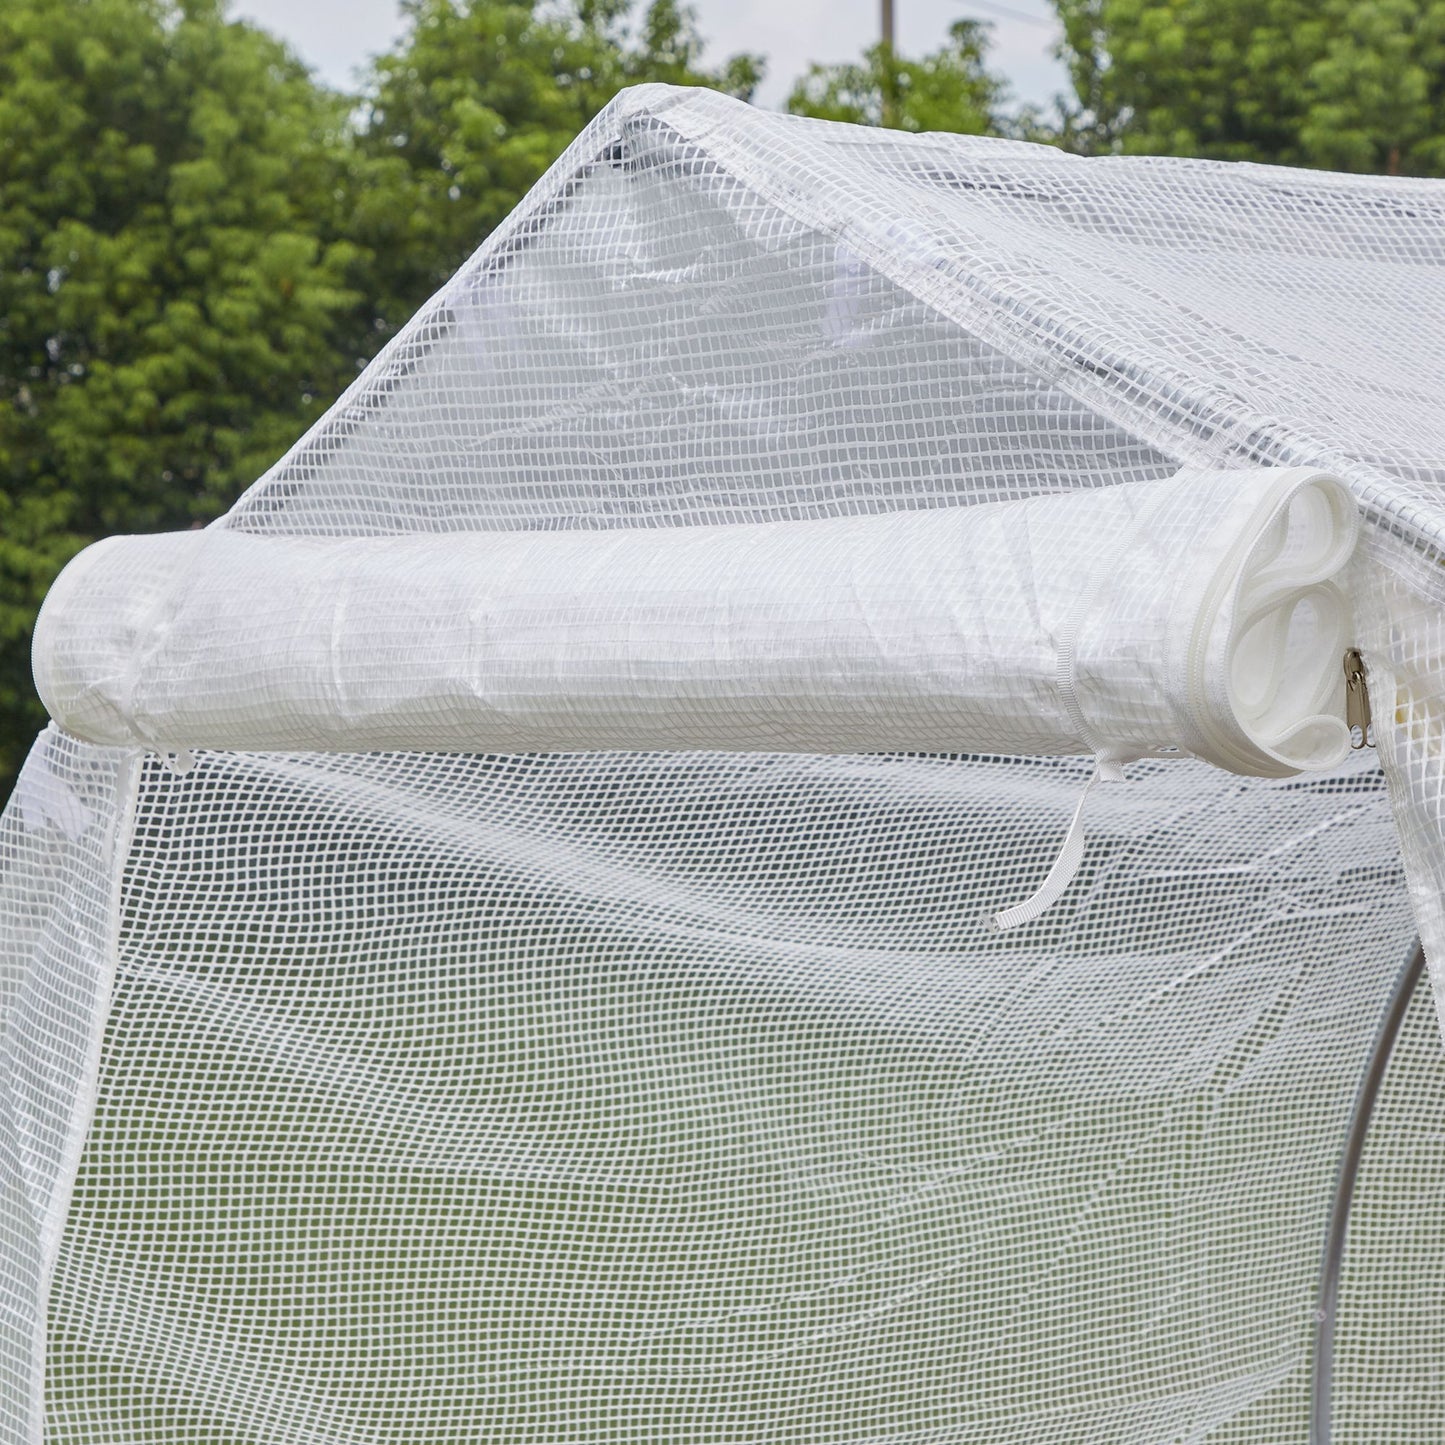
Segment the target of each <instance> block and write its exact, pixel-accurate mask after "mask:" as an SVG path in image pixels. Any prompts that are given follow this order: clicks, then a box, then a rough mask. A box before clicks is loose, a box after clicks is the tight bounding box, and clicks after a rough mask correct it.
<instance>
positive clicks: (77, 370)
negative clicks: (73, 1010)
mask: <svg viewBox="0 0 1445 1445" xmlns="http://www.w3.org/2000/svg"><path fill="white" fill-rule="evenodd" d="M347 112H348V105H347V103H346V102H345V101H343V100H342V99H341V98H339V97H337V96H334V95H331V94H329V93H327V92H325V91H323V90H321V89H319V88H318V87H317V86H316V85H315V84H314V83H313V82H312V80H311V79H310V77H309V76H308V75H307V73H306V71H305V70H304V69H303V68H302V67H301V66H300V65H299V64H298V63H297V62H296V61H295V60H294V59H292V58H291V56H290V55H289V54H288V53H287V51H286V50H285V49H284V48H283V47H282V46H281V45H280V44H278V43H277V42H276V41H274V40H273V39H271V38H270V37H269V36H267V35H265V34H263V33H261V32H260V31H258V30H255V29H253V28H251V27H249V26H246V25H240V24H232V23H228V22H227V21H226V19H225V16H224V14H223V9H222V5H221V3H220V0H68V3H66V4H62V5H57V4H55V3H54V0H5V4H4V5H3V6H0V539H3V540H0V781H3V779H4V778H5V777H6V776H7V775H8V774H9V773H10V772H12V771H13V769H14V767H15V765H16V764H17V762H18V760H19V759H20V757H22V756H23V753H24V750H25V747H26V746H27V744H28V742H29V738H30V736H31V734H32V733H33V731H34V729H35V727H36V726H37V725H39V724H40V723H41V722H42V721H43V714H42V713H41V710H40V708H39V705H38V704H37V703H36V702H35V701H34V699H33V687H32V684H31V680H30V671H29V634H30V629H31V626H32V623H33V619H34V615H35V610H36V607H37V605H38V603H39V601H40V599H41V597H42V596H43V595H44V592H45V589H46V587H47V586H48V584H49V582H50V580H51V578H52V576H53V575H54V573H55V571H56V570H57V568H58V567H59V566H60V565H61V564H62V563H63V562H64V560H65V559H66V558H67V557H68V556H69V555H70V554H72V553H73V552H74V551H76V550H78V549H79V547H80V546H82V545H83V544H84V543H85V542H86V541H88V540H89V539H91V538H92V537H95V536H100V535H103V534H106V533H110V532H123V531H144V530H150V529H156V528H161V527H184V526H186V525H188V524H189V523H190V522H191V521H192V520H193V519H200V518H205V517H209V516H211V515H214V514H215V513H216V512H217V511H219V510H220V509H221V508H222V507H223V506H224V505H225V504H226V503H227V502H228V501H229V500H230V498H231V497H232V495H233V494H234V493H235V492H236V490H237V489H238V488H239V487H241V486H242V485H244V484H245V483H246V482H248V481H250V480H251V479H252V478H253V477H255V476H256V475H257V474H258V473H259V472H260V471H261V470H263V469H264V468H265V467H266V466H267V465H268V464H269V463H270V462H271V461H273V460H274V459H275V457H276V456H277V455H278V454H279V453H280V452H281V451H282V450H283V449H284V448H285V447H286V446H287V445H288V444H289V443H290V442H291V441H292V440H294V438H295V437H296V436H297V435H298V434H299V432H300V431H301V430H302V429H303V428H304V427H305V426H306V425H307V424H308V423H309V422H310V421H311V420H312V418H314V417H315V416H316V415H317V414H318V413H319V412H320V410H321V409H322V408H323V406H324V405H325V404H326V403H328V402H329V401H330V400H331V399H332V398H333V397H334V396H335V394H336V392H337V390H338V389H339V388H340V387H341V386H342V385H343V384H344V382H345V381H346V380H347V379H348V378H349V377H350V376H351V375H353V374H354V372H355V370H356V365H357V358H358V356H359V355H360V354H362V353H364V352H365V350H366V349H367V347H368V346H369V345H370V341H369V340H368V337H369V334H370V331H371V329H372V327H371V316H370V313H369V311H367V310H366V308H365V307H363V306H362V305H361V304H360V296H361V295H362V293H363V289H364V287H365V285H366V282H365V277H364V263H365V261H366V256H365V253H364V251H363V250H362V249H361V248H359V247H358V246H357V245H355V244H353V243H352V242H350V241H348V240H346V239H345V236H346V232H347V228H348V215H349V213H350V211H351V209H352V195H353V192H354V190H355V188H356V182H357V176H356V174H355V172H354V168H353V164H352V160H351V157H350V150H349V146H348V142H347V138H346V134H345V131H346V118H347Z"/></svg>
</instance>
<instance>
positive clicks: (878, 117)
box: [788, 20, 1008, 135]
mask: <svg viewBox="0 0 1445 1445" xmlns="http://www.w3.org/2000/svg"><path fill="white" fill-rule="evenodd" d="M987 47H988V26H987V25H983V24H980V23H978V22H977V21H973V20H959V21H956V22H955V23H954V24H953V25H951V26H950V27H949V31H948V38H947V40H946V41H945V43H944V44H943V45H942V46H941V47H940V48H939V49H937V50H935V51H933V52H932V53H931V54H928V55H925V56H924V57H923V58H922V59H921V60H906V59H904V58H902V57H901V56H899V55H898V54H896V53H895V52H893V51H891V50H890V49H889V48H888V47H887V46H884V45H875V46H874V47H873V48H872V49H871V50H869V51H868V52H867V53H866V54H865V55H864V56H863V58H862V60H861V61H857V62H852V63H849V64H844V65H814V66H811V67H810V68H809V70H808V73H807V74H806V75H805V76H803V78H802V79H801V80H799V81H798V83H797V85H796V86H794V87H793V92H792V94H791V95H790V96H789V97H788V109H789V110H790V111H791V112H792V113H793V114H794V115H811V116H816V117H818V118H819V119H822V120H843V121H851V122H852V123H853V124H855V125H888V126H890V127H892V128H893V129H896V130H907V131H928V130H946V131H957V132H960V133H962V134H967V135H983V134H985V133H987V132H989V131H997V130H998V129H999V128H1000V125H1001V123H1002V115H1001V111H1002V107H1003V103H1004V100H1005V99H1006V97H1007V93H1008V87H1007V85H1006V84H1005V83H1004V81H1003V80H1002V79H1000V77H998V76H997V75H994V74H992V73H991V72H990V71H989V70H988V68H987V66H986V64H985V57H986V54H987Z"/></svg>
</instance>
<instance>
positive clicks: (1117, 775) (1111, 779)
mask: <svg viewBox="0 0 1445 1445" xmlns="http://www.w3.org/2000/svg"><path fill="white" fill-rule="evenodd" d="M1123 781H1124V766H1123V764H1122V763H1117V762H1110V761H1107V760H1105V759H1103V758H1100V759H1099V761H1098V763H1097V765H1096V766H1095V768H1094V772H1093V775H1092V776H1091V777H1090V779H1089V781H1088V783H1086V784H1085V786H1084V791H1083V792H1082V793H1081V794H1080V795H1079V806H1078V807H1077V808H1075V809H1074V816H1073V819H1072V821H1071V822H1070V823H1069V831H1068V832H1067V833H1066V834H1065V835H1064V841H1063V845H1062V846H1061V847H1060V849H1059V853H1058V857H1056V858H1055V859H1054V866H1053V867H1052V868H1050V869H1049V876H1048V877H1047V878H1045V879H1044V881H1043V882H1042V883H1040V884H1039V886H1038V888H1036V889H1035V890H1034V892H1033V894H1032V895H1031V896H1030V897H1028V898H1026V899H1024V901H1023V902H1022V903H1016V904H1014V906H1013V907H1012V908H1005V909H1002V910H1001V911H1000V912H998V913H995V914H994V915H993V917H992V918H991V919H990V920H989V924H990V926H991V927H992V928H993V929H994V930H995V931H996V932H998V933H1007V932H1008V930H1009V929H1011V928H1018V927H1019V926H1020V925H1021V924H1024V923H1032V922H1033V921H1034V919H1036V918H1040V917H1042V916H1043V915H1044V914H1045V913H1047V912H1048V911H1049V909H1050V908H1052V907H1053V906H1054V904H1055V903H1057V902H1058V901H1059V899H1060V898H1062V897H1063V895H1064V890H1065V889H1066V888H1068V886H1069V884H1070V883H1072V882H1073V881H1074V875H1075V874H1076V873H1077V872H1078V871H1079V864H1080V863H1082V862H1083V861H1084V808H1085V807H1086V806H1087V804H1088V801H1089V794H1090V793H1092V792H1093V791H1094V786H1095V784H1097V783H1122V782H1123Z"/></svg>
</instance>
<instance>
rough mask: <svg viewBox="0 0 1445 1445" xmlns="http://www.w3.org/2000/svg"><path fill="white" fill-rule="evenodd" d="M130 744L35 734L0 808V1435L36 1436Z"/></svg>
mask: <svg viewBox="0 0 1445 1445" xmlns="http://www.w3.org/2000/svg"><path fill="white" fill-rule="evenodd" d="M136 762H137V759H136V756H135V754H133V753H132V754H126V753H122V752H118V751H116V750H108V749H103V748H94V747H88V746H85V745H84V744H80V743H75V742H73V741H70V740H68V739H66V738H64V737H62V736H60V735H59V734H58V733H56V732H54V731H53V730H52V731H49V732H46V733H43V734H42V735H41V737H40V739H39V741H38V742H37V743H36V745H35V748H34V750H33V751H32V753H31V755H30V758H29V761H28V762H27V763H26V765H25V768H24V770H23V772H22V773H21V775H20V777H19V779H18V780H17V782H16V785H15V791H14V793H13V794H12V796H11V798H10V801H9V804H8V806H7V807H6V809H5V813H4V816H3V818H0V1021H3V1032H0V1098H3V1101H4V1104H3V1108H0V1258H3V1261H4V1268H3V1271H0V1439H4V1440H7V1441H9V1440H15V1441H29V1440H34V1439H38V1438H39V1433H40V1427H41V1408H42V1398H43V1396H42V1391H43V1387H44V1379H45V1375H44V1361H45V1331H44V1329H43V1317H44V1312H45V1300H46V1294H47V1291H48V1288H49V1279H50V1271H51V1270H52V1269H53V1268H54V1264H55V1257H56V1253H57V1251H58V1249H59V1247H60V1234H61V1231H62V1229H63V1227H64V1225H65V1221H66V1211H67V1206H68V1204H69V1194H70V1185H71V1181H72V1179H73V1177H74V1174H75V1170H76V1167H77V1164H78V1162H79V1158H80V1150H81V1145H82V1143H83V1141H84V1138H85V1129H86V1125H87V1123H88V1122H89V1118H90V1110H91V1108H92V1105H93V1103H94V1089H95V1075H96V1070H97V1068H98V1066H99V1059H98V1055H99V1048H100V1030H101V1025H102V1022H103V1020H104V1018H105V1010H106V1004H107V1001H108V998H109V994H110V986H111V979H112V975H113V973H114V967H115V951H116V938H117V931H118V928H119V915H118V912H117V900H118V889H119V883H120V867H121V863H122V862H123V860H124V856H125V851H126V847H127V829H128V824H129V802H130V799H131V797H132V795H133V793H134V787H135V774H136Z"/></svg>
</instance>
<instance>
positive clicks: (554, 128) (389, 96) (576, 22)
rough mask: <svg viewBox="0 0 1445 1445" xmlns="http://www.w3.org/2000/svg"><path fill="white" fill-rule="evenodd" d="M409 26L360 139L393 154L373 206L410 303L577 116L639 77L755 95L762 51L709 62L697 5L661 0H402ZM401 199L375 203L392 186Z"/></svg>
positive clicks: (382, 242) (488, 222) (380, 158)
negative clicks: (561, 2) (637, 6)
mask: <svg viewBox="0 0 1445 1445" xmlns="http://www.w3.org/2000/svg"><path fill="white" fill-rule="evenodd" d="M403 12H404V14H405V17H406V31H405V34H404V36H403V39H402V42H401V44H400V46H399V48H398V49H397V50H396V52H395V53H393V54H391V55H387V56H384V57H382V58H381V59H380V60H379V61H378V62H377V64H376V68H375V72H374V75H373V79H372V83H371V86H370V88H369V92H368V95H367V102H366V104H367V111H366V118H365V121H364V124H363V128H362V134H361V145H362V148H363V150H364V152H365V153H366V154H367V155H368V156H370V157H372V158H373V159H374V160H375V161H377V162H378V163H380V164H383V165H385V166H387V167H388V173H389V174H390V176H391V182H390V184H387V185H383V186H382V187H381V188H380V192H379V195H380V197H382V198H383V199H381V200H379V201H378V204H377V206H376V207H373V212H374V213H375V214H373V216H372V217H371V222H372V229H371V231H370V233H369V234H371V235H372V236H373V237H374V238H375V239H377V240H378V241H379V244H377V246H376V249H377V251H378V255H379V257H380V258H381V271H382V276H381V285H382V289H383V291H384V292H385V293H386V294H387V295H388V296H391V297H395V298H396V303H395V306H394V308H393V309H394V310H396V312H397V313H398V319H400V316H401V315H404V314H407V313H409V312H410V310H411V309H412V308H413V307H414V306H415V304H416V303H417V301H419V300H420V299H421V298H422V297H423V296H425V295H426V294H428V293H429V292H430V291H432V290H434V289H435V288H436V287H437V286H439V285H440V284H441V283H442V282H443V281H444V280H445V279H446V278H447V277H448V276H450V275H451V273H452V272H453V271H454V270H455V269H456V268H457V266H458V265H459V264H460V263H461V262H462V261H463V260H464V259H465V258H466V257H467V256H468V255H469V254H470V253H471V251H472V250H473V249H475V247H476V246H477V244H478V243H479V242H480V241H481V240H482V239H483V238H484V237H485V236H486V235H487V234H488V233H489V232H490V231H491V230H492V229H493V228H494V227H495V226H496V225H497V224H498V222H500V221H501V220H502V219H503V217H505V216H506V215H507V214H508V212H510V211H511V210H512V208H513V207H514V206H515V205H516V204H517V202H518V201H520V200H521V198H522V197H523V196H524V195H525V194H526V193H527V191H528V190H529V189H530V188H531V187H532V185H533V184H534V183H535V182H536V180H537V179H538V178H539V177H540V176H541V174H542V172H543V171H545V170H546V168H547V167H548V166H549V165H550V164H551V163H552V161H553V160H554V159H555V158H556V157H557V156H558V155H559V154H560V153H561V151H562V150H563V149H564V148H565V147H566V145H567V144H568V143H569V142H570V141H571V140H572V139H573V137H574V136H575V135H576V134H577V132H578V131H579V130H581V129H582V127H583V126H584V125H586V124H587V122H588V121H589V120H591V119H592V117H593V116H594V115H596V114H597V113H598V111H600V110H601V109H602V108H603V107H604V106H605V105H606V104H607V102H608V101H610V100H611V99H612V97H613V96H614V95H616V94H617V92H618V91H619V90H621V89H623V87H625V86H628V85H634V84H636V83H638V82H640V81H648V80H651V81H666V82H669V83H671V84H674V85H711V86H714V87H716V88H718V89H721V90H725V91H727V92H729V93H730V94H733V95H736V96H739V97H742V98H743V99H746V98H748V97H749V96H751V94H752V92H753V90H754V89H755V87H756V86H757V84H758V82H759V81H760V80H761V78H762V61H761V60H760V59H758V58H757V57H755V56H749V55H737V56H734V57H732V58H731V59H730V60H728V61H727V62H726V63H725V64H724V65H722V66H721V67H720V68H719V69H717V70H708V69H705V68H704V67H703V65H702V61H701V52H702V45H701V42H700V40H699V38H698V34H697V28H696V21H695V17H694V15H693V12H692V10H691V9H690V8H688V7H687V6H686V5H683V4H679V3H678V0H653V3H652V4H650V5H649V6H648V7H647V9H646V10H645V11H644V12H643V14H642V16H641V18H640V22H639V23H637V24H633V22H632V17H633V5H632V0H571V3H570V4H568V5H566V6H563V7H560V8H559V7H558V6H556V5H545V4H542V3H538V0H404V4H403ZM398 193H400V194H402V195H404V196H405V202H404V204H403V205H402V206H401V208H400V210H399V211H392V212H391V213H390V214H389V215H383V214H380V213H379V208H380V207H381V206H391V205H393V203H394V198H395V196H396V194H398Z"/></svg>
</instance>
